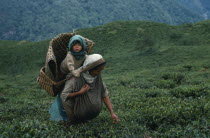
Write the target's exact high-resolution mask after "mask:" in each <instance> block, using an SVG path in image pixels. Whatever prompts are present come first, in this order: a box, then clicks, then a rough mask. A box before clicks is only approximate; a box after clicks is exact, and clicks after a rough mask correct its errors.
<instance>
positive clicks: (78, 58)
mask: <svg viewBox="0 0 210 138" xmlns="http://www.w3.org/2000/svg"><path fill="white" fill-rule="evenodd" d="M68 48H69V51H68V52H67V55H66V58H65V59H64V60H63V61H62V63H61V66H60V69H61V72H63V73H64V74H68V73H70V74H72V75H73V76H75V77H79V76H80V73H81V72H82V67H81V68H80V66H81V65H82V64H83V62H84V60H85V58H86V55H87V52H86V41H85V39H84V38H83V37H82V36H80V35H74V36H72V37H71V39H70V41H69V45H68Z"/></svg>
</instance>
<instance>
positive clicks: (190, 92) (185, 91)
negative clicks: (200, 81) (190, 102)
mask: <svg viewBox="0 0 210 138" xmlns="http://www.w3.org/2000/svg"><path fill="white" fill-rule="evenodd" d="M208 90H209V89H208V87H204V86H181V87H178V88H175V89H173V90H171V91H170V93H171V94H172V95H173V96H175V97H177V98H189V97H192V98H198V97H201V96H205V95H207V94H208Z"/></svg>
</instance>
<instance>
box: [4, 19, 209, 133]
mask: <svg viewBox="0 0 210 138" xmlns="http://www.w3.org/2000/svg"><path fill="white" fill-rule="evenodd" d="M77 31H78V32H77V33H78V34H81V35H83V36H85V37H87V38H89V39H92V40H93V41H94V42H95V43H96V45H95V46H94V48H93V51H92V53H100V54H102V55H103V56H104V58H105V59H106V61H107V65H106V68H105V70H104V71H103V74H102V75H103V80H104V81H105V82H106V84H107V86H108V89H109V91H110V97H111V100H112V103H113V106H114V110H115V113H116V114H117V115H118V116H119V117H120V119H121V122H120V123H119V124H117V125H114V124H111V122H110V120H109V112H108V111H107V109H106V108H105V106H104V107H103V111H102V112H101V113H100V115H99V116H98V117H97V118H96V119H93V120H91V121H88V122H87V123H84V124H81V125H76V126H71V127H70V128H66V127H64V126H63V125H61V124H59V123H57V122H52V121H49V120H48V119H49V114H48V109H49V107H50V105H51V103H52V101H53V100H54V97H50V96H49V95H48V94H47V93H46V92H45V91H43V90H41V89H40V88H39V87H38V86H37V84H36V77H37V75H38V72H39V69H40V68H41V67H42V66H43V65H44V61H45V56H46V52H47V48H48V44H49V40H46V41H40V42H30V41H5V40H4V41H0V58H1V60H0V66H1V68H0V92H1V93H0V103H1V104H0V120H1V124H0V132H2V133H1V134H0V137H1V136H2V137H4V136H9V137H12V136H15V137H41V136H42V137H45V136H46V137H47V136H49V137H60V136H72V137H148V136H150V137H209V136H210V134H209V128H210V126H209V124H210V123H209V122H210V118H209V116H208V115H209V114H210V104H209V98H210V93H209V92H210V85H209V84H210V80H209V78H210V63H209V60H210V54H209V53H210V47H209V45H210V21H204V22H198V23H195V24H185V25H180V26H172V25H166V24H161V23H154V22H139V21H132V22H128V21H126V22H112V23H109V24H105V25H103V26H98V27H94V28H87V29H81V30H77ZM96 126H97V127H96ZM54 132H56V133H54Z"/></svg>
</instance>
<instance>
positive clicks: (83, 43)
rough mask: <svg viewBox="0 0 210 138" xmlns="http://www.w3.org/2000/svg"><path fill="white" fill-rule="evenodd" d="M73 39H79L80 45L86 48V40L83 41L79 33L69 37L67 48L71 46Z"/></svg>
mask: <svg viewBox="0 0 210 138" xmlns="http://www.w3.org/2000/svg"><path fill="white" fill-rule="evenodd" d="M75 41H79V42H80V44H81V45H82V48H83V49H86V41H85V39H84V37H82V36H81V35H74V36H72V37H71V39H70V41H69V45H68V47H69V49H71V48H72V46H73V44H74V42H75Z"/></svg>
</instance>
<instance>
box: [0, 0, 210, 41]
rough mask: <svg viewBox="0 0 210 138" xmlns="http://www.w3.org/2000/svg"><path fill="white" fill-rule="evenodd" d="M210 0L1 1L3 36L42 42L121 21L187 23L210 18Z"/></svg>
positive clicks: (1, 35)
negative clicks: (61, 35) (60, 34)
mask: <svg viewBox="0 0 210 138" xmlns="http://www.w3.org/2000/svg"><path fill="white" fill-rule="evenodd" d="M208 5H210V3H209V0H130V1H128V0H106V1H101V0H100V1H99V0H36V1H35V0H9V1H8V0H1V1H0V22H1V26H0V39H1V40H32V41H40V40H46V39H50V38H52V37H54V36H55V35H57V34H59V33H63V32H72V30H75V29H80V28H87V27H93V26H98V25H103V24H106V23H108V22H112V21H119V20H144V21H156V22H162V23H167V24H183V23H191V22H196V21H201V20H204V19H209V17H210V16H209V11H210V8H209V6H208Z"/></svg>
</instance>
